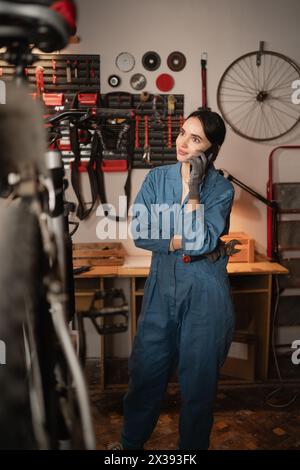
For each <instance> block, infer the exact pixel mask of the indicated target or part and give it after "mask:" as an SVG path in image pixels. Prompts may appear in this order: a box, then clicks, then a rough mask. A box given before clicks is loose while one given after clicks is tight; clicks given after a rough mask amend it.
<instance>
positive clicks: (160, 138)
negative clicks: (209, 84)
mask: <svg viewBox="0 0 300 470" xmlns="http://www.w3.org/2000/svg"><path fill="white" fill-rule="evenodd" d="M147 95H148V96H146V98H147V99H145V94H144V93H142V94H131V93H122V92H112V93H108V94H107V95H103V98H102V102H103V104H104V106H106V107H108V108H117V109H134V111H135V115H136V117H135V145H134V157H133V168H152V167H155V166H161V165H166V164H169V163H175V162H176V161H177V160H176V145H175V141H176V138H177V135H178V133H179V129H180V127H181V126H182V123H183V119H184V118H183V116H184V95H175V94H174V95H172V94H147ZM147 146H148V147H149V148H150V155H149V159H145V160H144V159H143V156H144V155H145V147H147Z"/></svg>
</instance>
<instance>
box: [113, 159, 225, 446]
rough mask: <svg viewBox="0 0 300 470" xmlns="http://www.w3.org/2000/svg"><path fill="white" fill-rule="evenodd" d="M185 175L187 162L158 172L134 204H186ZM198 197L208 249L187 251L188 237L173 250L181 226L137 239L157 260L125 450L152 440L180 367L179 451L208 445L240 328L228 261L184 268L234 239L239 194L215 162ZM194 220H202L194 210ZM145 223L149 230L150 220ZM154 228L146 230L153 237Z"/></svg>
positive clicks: (132, 368) (136, 355)
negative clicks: (225, 238)
mask: <svg viewBox="0 0 300 470" xmlns="http://www.w3.org/2000/svg"><path fill="white" fill-rule="evenodd" d="M180 170H181V163H180V162H178V163H177V164H175V165H167V166H163V167H159V168H155V169H153V170H151V171H150V172H149V173H148V175H147V176H146V178H145V181H144V183H143V185H142V187H141V190H140V192H139V193H138V195H137V198H136V201H135V203H139V204H144V205H146V207H147V210H149V211H150V205H151V204H153V203H168V204H170V205H172V204H173V203H180V201H181V194H182V181H181V172H180ZM199 191H200V193H199V194H200V202H201V204H204V232H203V234H202V235H203V236H204V238H203V246H202V247H201V248H198V249H196V250H189V251H187V250H186V249H185V247H186V240H185V237H184V236H183V249H182V250H176V251H175V252H172V251H169V245H170V238H172V236H173V234H174V224H171V234H170V238H169V239H166V240H164V239H146V238H144V239H142V238H137V239H136V240H135V244H136V246H138V247H140V248H144V249H146V250H150V251H152V261H151V269H150V274H149V277H148V279H147V281H146V285H145V291H144V298H143V305H142V311H141V315H140V317H139V321H138V329H137V334H136V336H135V339H134V344H133V350H132V354H131V357H130V361H129V372H130V382H129V387H128V391H127V394H126V396H125V398H124V423H123V430H122V444H123V446H124V448H125V449H138V448H139V449H141V448H143V445H144V443H145V442H146V441H147V440H148V439H149V437H150V436H151V433H152V431H153V429H154V427H155V425H156V423H157V420H158V418H159V414H160V405H161V401H162V399H163V396H164V392H165V390H166V387H167V383H168V380H169V378H170V375H171V374H172V372H173V371H174V368H176V367H178V378H179V384H180V391H181V398H182V406H181V413H180V422H179V448H180V449H207V448H208V447H209V436H210V432H211V428H212V423H213V404H214V399H215V394H216V387H217V379H218V371H219V368H220V366H221V365H222V364H223V362H224V360H225V358H226V355H227V352H228V349H229V346H230V343H231V339H232V333H233V328H234V310H233V304H232V298H231V294H230V287H229V281H228V275H227V271H226V265H227V262H228V257H227V256H225V257H221V258H219V260H217V261H216V262H214V263H213V262H212V261H210V260H208V259H205V258H204V259H201V260H197V261H194V262H192V263H184V262H183V261H182V254H183V253H188V254H189V255H200V254H205V253H210V252H211V251H213V250H214V248H215V247H216V245H217V242H218V238H219V237H220V236H221V235H223V234H226V233H228V230H229V215H230V211H231V207H232V202H233V197H234V189H233V186H232V184H231V183H230V182H229V181H228V180H226V179H225V178H224V177H223V176H221V175H220V174H219V173H218V172H217V171H216V169H215V167H214V165H213V164H211V165H210V167H209V168H208V171H207V174H206V177H205V180H204V183H203V185H202V187H201V188H200V189H199ZM187 200H188V197H186V199H185V200H184V201H183V204H182V206H179V207H182V208H184V206H185V205H186V203H187ZM190 216H191V217H194V218H195V211H193V214H190ZM137 219H138V216H137ZM191 220H192V219H191ZM139 222H140V223H141V225H143V224H144V229H145V223H144V221H143V220H142V219H140V220H139ZM192 223H193V222H192ZM150 228H151V227H150V226H148V227H146V231H147V230H150Z"/></svg>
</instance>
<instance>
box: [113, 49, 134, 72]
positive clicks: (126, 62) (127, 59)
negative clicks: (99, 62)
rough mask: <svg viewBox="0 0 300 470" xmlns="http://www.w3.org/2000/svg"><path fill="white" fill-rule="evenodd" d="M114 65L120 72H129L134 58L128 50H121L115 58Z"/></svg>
mask: <svg viewBox="0 0 300 470" xmlns="http://www.w3.org/2000/svg"><path fill="white" fill-rule="evenodd" d="M116 66H117V67H118V69H119V70H121V72H130V70H132V69H133V67H134V66H135V59H134V57H133V55H132V54H130V53H129V52H121V53H120V54H119V55H118V56H117V58H116Z"/></svg>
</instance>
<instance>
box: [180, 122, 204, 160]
mask: <svg viewBox="0 0 300 470" xmlns="http://www.w3.org/2000/svg"><path fill="white" fill-rule="evenodd" d="M209 147H211V142H210V141H209V140H208V139H207V137H206V135H205V133H204V129H203V126H202V123H201V122H200V120H199V119H198V118H197V117H190V118H188V119H187V120H186V121H185V122H184V124H183V126H182V127H181V129H180V131H179V134H178V137H177V139H176V152H177V160H178V161H179V162H187V161H189V160H190V159H191V158H193V157H196V156H197V155H199V154H200V152H205V150H207V149H209Z"/></svg>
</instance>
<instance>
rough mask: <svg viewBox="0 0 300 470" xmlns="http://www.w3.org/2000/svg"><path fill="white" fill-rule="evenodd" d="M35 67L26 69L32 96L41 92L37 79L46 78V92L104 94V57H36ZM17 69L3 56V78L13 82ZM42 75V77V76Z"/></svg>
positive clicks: (0, 67)
mask: <svg viewBox="0 0 300 470" xmlns="http://www.w3.org/2000/svg"><path fill="white" fill-rule="evenodd" d="M34 56H35V57H36V61H35V63H34V65H32V66H28V67H26V75H27V78H28V85H29V88H30V90H31V92H32V93H34V92H36V91H37V85H38V83H37V77H38V76H41V75H42V76H43V82H44V87H43V88H44V90H42V91H44V92H45V93H48V92H55V93H58V92H65V93H77V92H83V93H94V92H95V93H96V92H98V93H99V92H100V56H99V55H86V54H79V55H77V54H76V55H75V54H35V55H34ZM14 72H15V69H14V66H12V65H9V64H8V63H7V62H5V61H4V60H3V54H0V78H1V80H4V81H6V80H7V81H11V80H12V79H13V77H14ZM41 72H42V73H41Z"/></svg>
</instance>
